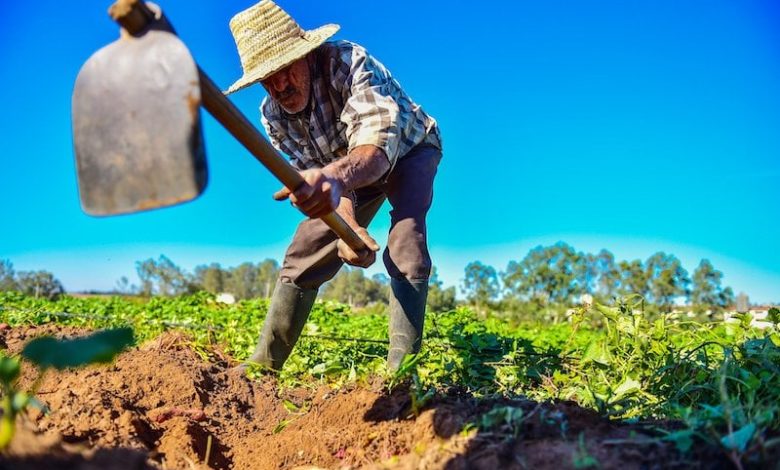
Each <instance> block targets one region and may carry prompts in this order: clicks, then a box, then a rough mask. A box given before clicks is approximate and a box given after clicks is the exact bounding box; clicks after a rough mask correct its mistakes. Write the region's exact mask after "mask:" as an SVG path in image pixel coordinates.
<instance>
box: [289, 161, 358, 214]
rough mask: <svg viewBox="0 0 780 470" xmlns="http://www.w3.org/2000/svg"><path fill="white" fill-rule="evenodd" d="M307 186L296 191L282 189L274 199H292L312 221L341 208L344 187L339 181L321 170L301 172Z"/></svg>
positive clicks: (303, 185) (294, 204)
mask: <svg viewBox="0 0 780 470" xmlns="http://www.w3.org/2000/svg"><path fill="white" fill-rule="evenodd" d="M301 176H302V177H303V180H304V181H305V182H306V184H302V185H301V186H300V187H298V188H296V189H295V191H290V190H289V189H287V188H286V187H285V188H282V189H281V190H279V191H277V192H276V193H275V194H274V199H276V200H277V201H282V200H284V199H288V198H289V199H290V202H292V204H293V206H295V207H297V208H298V209H300V210H301V212H303V213H304V214H306V215H307V216H309V217H311V218H312V219H319V218H320V217H323V216H325V215H328V214H330V213H331V212H333V211H334V210H336V208H337V207H338V206H339V200H340V199H341V193H342V192H343V191H344V187H343V185H342V184H341V182H340V181H339V180H337V179H336V178H333V177H330V176H328V175H327V174H326V173H325V172H323V171H322V170H321V169H319V168H312V169H309V170H303V171H301Z"/></svg>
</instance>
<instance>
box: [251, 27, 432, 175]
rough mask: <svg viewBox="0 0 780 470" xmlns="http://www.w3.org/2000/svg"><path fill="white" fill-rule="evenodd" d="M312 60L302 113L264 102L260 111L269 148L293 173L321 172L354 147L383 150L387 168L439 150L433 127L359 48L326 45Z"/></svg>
mask: <svg viewBox="0 0 780 470" xmlns="http://www.w3.org/2000/svg"><path fill="white" fill-rule="evenodd" d="M315 57H316V60H315V61H313V64H316V65H312V67H311V70H312V88H311V90H312V93H311V97H310V98H309V99H310V101H309V105H308V107H307V108H306V109H305V110H304V111H303V112H300V113H297V114H295V115H291V114H288V113H286V112H285V111H284V110H283V109H282V108H281V106H279V104H278V103H276V102H275V101H274V100H272V99H270V97H266V98H265V99H264V100H263V102H262V104H261V105H260V111H261V115H262V116H261V121H262V123H263V126H264V127H265V130H266V132H267V133H268V137H269V138H270V140H271V144H273V146H274V147H276V148H277V149H278V150H279V151H281V152H284V153H286V154H287V155H289V156H290V159H291V161H292V163H293V165H295V166H296V167H297V168H298V169H300V170H303V169H306V168H321V167H323V166H325V165H327V164H328V163H331V162H333V161H334V160H336V159H338V158H340V157H343V156H345V155H346V154H347V153H348V152H350V151H352V149H354V148H355V147H357V146H359V145H367V144H370V145H374V146H376V147H379V148H381V149H382V150H384V152H385V154H386V155H387V158H388V159H389V160H390V166H391V168H392V167H394V166H395V163H396V161H398V159H399V158H402V157H403V156H404V155H406V154H407V153H408V152H409V150H411V149H412V148H413V147H414V146H416V145H417V144H420V143H423V142H425V143H429V144H432V145H434V146H436V147H438V148H439V149H441V140H440V137H439V130H438V127H437V124H436V121H435V120H434V119H433V118H432V117H430V116H429V115H427V114H426V113H425V112H424V111H423V110H422V108H421V107H420V106H419V105H417V104H415V103H414V101H412V99H411V98H409V96H408V95H407V94H406V93H405V92H404V91H403V89H401V85H399V84H398V82H397V81H396V80H395V79H394V78H393V77H392V76H391V75H390V72H389V71H388V70H387V69H386V68H385V67H384V65H382V64H381V63H379V61H377V60H376V59H374V58H373V57H371V56H370V55H368V53H367V52H366V50H365V49H364V48H363V47H361V46H359V45H357V44H354V43H351V42H348V41H335V42H327V43H325V44H323V45H322V46H320V47H319V48H318V49H317V50H316V51H315ZM388 173H389V172H388Z"/></svg>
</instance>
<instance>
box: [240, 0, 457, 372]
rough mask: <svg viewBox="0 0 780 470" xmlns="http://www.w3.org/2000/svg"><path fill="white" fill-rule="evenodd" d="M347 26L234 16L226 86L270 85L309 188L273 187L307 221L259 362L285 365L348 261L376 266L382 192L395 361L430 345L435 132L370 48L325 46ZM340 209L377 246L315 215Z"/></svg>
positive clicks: (277, 120)
mask: <svg viewBox="0 0 780 470" xmlns="http://www.w3.org/2000/svg"><path fill="white" fill-rule="evenodd" d="M338 28H339V27H338V26H337V25H325V26H323V27H320V28H318V29H315V30H311V31H305V30H303V29H301V28H300V26H298V24H297V23H295V21H294V20H293V19H292V18H290V16H289V15H288V14H287V13H286V12H284V11H283V10H282V9H281V8H279V7H278V6H277V5H276V4H274V3H273V2H272V1H270V0H263V1H261V2H260V3H258V4H256V5H254V6H252V7H251V8H249V9H247V10H245V11H243V12H241V13H239V14H237V15H236V16H235V17H233V18H232V19H231V21H230V29H231V31H232V33H233V36H234V38H235V41H236V46H237V48H238V53H239V56H240V58H241V65H242V67H243V69H244V75H243V77H242V78H241V79H239V80H238V81H237V82H236V83H234V84H233V85H232V86H231V87H230V88H229V89H228V91H227V92H226V93H232V92H234V91H237V90H240V89H242V88H244V87H247V86H249V85H251V84H254V83H258V82H259V83H261V84H262V85H263V87H264V88H265V89H266V91H267V92H268V97H266V98H265V99H264V100H263V102H262V104H261V106H260V108H261V113H262V123H263V126H264V127H265V129H266V131H267V133H268V136H269V137H270V139H271V143H272V144H273V145H274V147H276V148H277V149H278V150H279V151H281V152H284V153H286V154H287V155H288V156H289V157H290V159H291V160H292V162H293V164H294V165H295V166H296V167H297V168H298V169H299V170H300V172H301V175H302V176H303V179H304V180H305V181H306V182H307V183H308V185H305V187H303V188H299V189H296V190H294V191H290V190H289V189H287V188H283V189H282V190H280V191H278V192H277V193H276V194H274V198H275V199H277V200H284V199H289V200H290V201H291V202H292V204H293V205H294V206H296V207H297V208H299V209H300V210H301V211H302V212H303V213H304V214H306V215H307V216H309V217H310V218H309V219H307V220H305V221H303V222H302V223H301V224H300V225H299V227H298V230H297V231H296V233H295V236H294V238H293V241H292V243H291V244H290V246H289V248H288V250H287V253H286V254H285V258H284V262H283V264H282V269H281V272H280V276H279V280H278V281H277V284H276V288H275V289H274V293H273V296H272V299H271V305H270V307H269V311H268V316H267V317H266V320H265V323H264V325H263V329H262V332H261V333H260V339H259V342H258V344H257V348H256V350H255V352H254V354H253V355H252V356H251V357H250V361H251V362H256V363H259V364H261V365H264V366H267V367H270V368H272V369H276V370H279V369H281V367H282V365H283V364H284V362H285V360H287V358H288V356H289V355H290V352H291V351H292V348H293V346H294V345H295V342H296V341H297V340H298V337H299V335H300V333H301V330H302V329H303V327H304V325H305V323H306V320H307V318H308V316H309V312H310V310H311V307H312V304H313V303H314V299H315V298H316V296H317V290H318V288H319V287H320V286H321V285H322V284H323V283H325V282H326V281H328V280H329V279H331V278H332V277H333V276H335V275H336V273H337V272H338V270H339V269H340V267H341V266H342V264H343V263H344V262H347V263H349V264H351V265H353V266H360V267H368V266H370V265H371V264H372V263H373V262H374V260H375V256H376V254H375V252H376V251H378V250H379V246H378V245H377V243H376V242H375V241H374V240H373V239H372V238H371V237H370V236H369V235H368V232H367V231H366V229H365V228H364V227H366V226H367V225H368V223H369V222H370V221H371V219H372V218H373V217H374V215H375V214H376V212H377V211H378V210H379V208H380V206H381V205H382V203H383V202H384V200H385V199H388V200H389V201H390V204H391V206H392V210H391V212H390V216H391V228H390V233H389V237H388V244H387V248H386V249H385V251H384V255H383V260H384V264H385V267H386V268H387V272H388V274H389V275H390V278H391V281H390V283H391V290H392V294H391V298H390V350H389V353H388V359H387V360H388V368H389V369H390V370H396V369H397V368H398V367H399V365H400V364H401V362H402V360H403V358H404V356H405V355H407V354H410V353H417V352H418V351H419V348H420V343H421V340H422V329H423V318H424V314H425V302H426V296H427V292H428V277H429V276H430V271H431V259H430V256H429V254H428V247H427V240H426V225H425V218H426V214H427V212H428V209H429V208H430V205H431V200H432V197H433V179H434V176H435V174H436V167H437V165H438V163H439V160H440V159H441V141H440V138H439V131H438V127H437V124H436V121H435V120H434V119H433V118H431V117H430V116H428V115H427V114H426V113H425V112H424V111H423V110H422V108H420V107H419V106H418V105H417V104H415V103H414V102H413V101H412V100H411V98H409V96H408V95H406V93H404V91H403V90H402V89H401V87H400V85H399V84H398V82H396V81H395V80H394V79H393V78H392V76H391V75H390V73H389V72H388V71H387V69H386V68H385V67H384V66H383V65H382V64H381V63H379V62H378V61H377V60H376V59H374V58H373V57H371V56H370V55H368V54H367V53H366V51H365V49H363V48H362V47H361V46H359V45H357V44H354V43H351V42H347V41H335V42H326V40H327V39H328V38H329V37H331V36H332V35H333V34H335V32H336V31H337V30H338ZM334 210H335V211H337V212H338V213H339V214H340V215H341V216H342V217H343V218H344V220H345V221H346V222H347V223H348V224H349V225H350V226H351V227H352V228H353V229H354V230H355V232H357V234H358V235H359V236H360V237H361V239H363V240H364V241H365V243H366V245H367V246H368V247H369V248H370V249H369V250H365V251H364V252H361V253H355V252H354V251H353V250H351V249H350V248H349V247H348V246H347V245H346V244H344V243H343V242H342V241H340V240H338V239H337V237H336V236H335V234H334V233H333V232H332V231H330V229H329V228H328V227H327V226H326V225H325V223H324V222H322V221H321V220H319V219H318V218H319V217H322V216H323V215H326V214H328V213H330V212H332V211H334Z"/></svg>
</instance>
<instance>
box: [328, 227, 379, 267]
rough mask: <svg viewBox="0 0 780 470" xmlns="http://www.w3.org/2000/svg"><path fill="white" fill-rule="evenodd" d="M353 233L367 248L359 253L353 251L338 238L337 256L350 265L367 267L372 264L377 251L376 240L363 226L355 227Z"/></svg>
mask: <svg viewBox="0 0 780 470" xmlns="http://www.w3.org/2000/svg"><path fill="white" fill-rule="evenodd" d="M355 233H356V234H357V236H358V237H360V239H361V240H363V243H365V244H366V246H367V247H368V249H367V250H363V251H361V252H359V253H355V251H354V250H353V249H352V248H350V247H349V245H347V244H346V243H345V242H344V240H341V239H339V241H338V243H337V244H336V248H337V249H338V253H339V258H341V259H342V260H344V262H345V263H347V264H350V265H352V266H357V267H359V268H367V267H369V266H371V265H372V264H374V261H376V252H377V251H379V245H378V244H377V242H376V240H374V239H373V238H371V235H369V234H368V230H366V229H364V228H363V227H357V228H355Z"/></svg>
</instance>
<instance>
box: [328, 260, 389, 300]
mask: <svg viewBox="0 0 780 470" xmlns="http://www.w3.org/2000/svg"><path fill="white" fill-rule="evenodd" d="M387 294H388V282H387V278H386V277H385V276H374V278H368V277H366V276H365V274H364V273H363V270H362V269H355V268H350V267H349V266H344V267H343V268H341V270H340V271H339V273H338V274H336V276H335V277H334V278H333V279H331V280H330V281H328V283H327V284H325V287H324V289H323V291H322V296H323V298H326V299H331V300H336V301H338V302H343V303H347V304H349V305H352V306H354V307H365V306H366V305H369V304H371V303H374V302H385V301H386V299H387Z"/></svg>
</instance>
